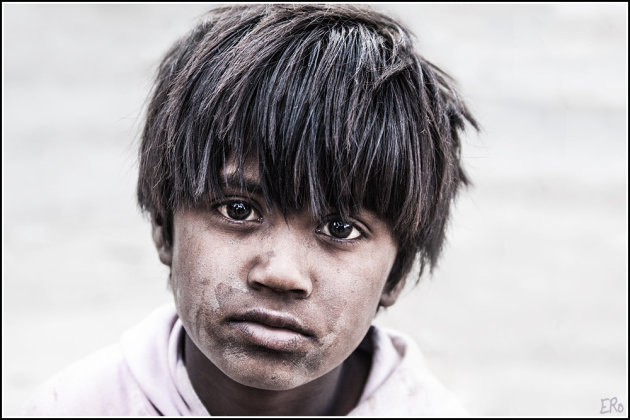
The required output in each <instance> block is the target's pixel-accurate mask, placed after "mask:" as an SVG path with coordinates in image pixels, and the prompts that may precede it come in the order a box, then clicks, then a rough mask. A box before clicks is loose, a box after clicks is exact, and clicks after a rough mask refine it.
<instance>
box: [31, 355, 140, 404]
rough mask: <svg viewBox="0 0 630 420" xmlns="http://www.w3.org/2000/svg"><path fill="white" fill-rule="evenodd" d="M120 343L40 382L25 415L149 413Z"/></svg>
mask: <svg viewBox="0 0 630 420" xmlns="http://www.w3.org/2000/svg"><path fill="white" fill-rule="evenodd" d="M147 403H148V402H146V400H145V399H143V398H142V394H141V392H140V390H139V388H138V385H137V384H136V382H135V380H134V378H133V376H132V375H131V372H130V371H129V368H128V366H127V364H126V363H125V360H124V358H123V355H122V351H121V347H120V345H113V346H109V347H106V348H104V349H102V350H99V351H97V352H95V353H93V354H91V355H89V356H87V357H85V358H84V359H82V360H79V361H78V362H75V363H74V364H72V365H70V366H69V367H67V368H65V369H64V370H62V371H61V372H60V373H58V374H57V375H55V376H54V377H52V378H51V379H50V380H48V381H47V382H45V383H44V384H43V385H41V386H40V387H39V388H38V389H37V390H36V391H35V393H34V394H33V395H32V397H31V398H30V399H29V401H28V402H27V404H26V405H25V406H24V410H23V414H24V415H28V416H94V415H96V416H108V415H142V414H149V413H150V411H151V410H150V405H148V404H147Z"/></svg>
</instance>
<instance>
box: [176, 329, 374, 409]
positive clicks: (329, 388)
mask: <svg viewBox="0 0 630 420" xmlns="http://www.w3.org/2000/svg"><path fill="white" fill-rule="evenodd" d="M183 357H184V363H185V365H186V370H187V372H188V376H189V377H190V381H191V383H192V386H193V388H194V389H195V392H196V393H197V395H198V396H199V399H200V400H201V402H202V403H203V404H204V406H205V407H206V409H207V410H208V412H209V413H210V414H212V415H213V416H229V415H238V416H274V415H275V416H282V415H291V416H322V415H337V416H341V415H345V414H347V413H348V412H350V410H352V409H353V408H354V407H355V406H356V404H357V402H358V401H359V398H360V396H361V393H362V391H363V386H364V385H365V381H366V379H367V376H368V373H369V370H370V363H371V362H370V355H369V354H368V353H365V352H363V351H360V350H356V351H355V352H354V353H352V354H351V355H350V357H348V359H346V360H345V362H344V363H342V364H341V365H339V366H337V367H336V368H335V369H333V370H331V371H330V372H328V373H326V374H325V375H323V376H321V377H319V378H317V379H315V380H313V381H311V382H308V383H306V384H303V385H301V386H298V387H296V388H293V389H290V390H285V391H270V390H265V389H258V388H252V387H249V386H245V385H242V384H240V383H238V382H235V381H233V380H232V379H230V378H229V377H228V376H227V375H225V374H224V373H223V372H221V371H220V370H219V369H218V368H217V367H216V366H215V365H214V364H213V363H212V362H211V361H210V360H208V358H206V357H205V356H204V355H203V353H201V351H200V350H199V349H198V348H197V346H196V345H195V344H194V343H193V342H192V340H190V338H189V337H188V334H185V339H184V355H183Z"/></svg>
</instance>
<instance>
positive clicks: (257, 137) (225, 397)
mask: <svg viewBox="0 0 630 420" xmlns="http://www.w3.org/2000/svg"><path fill="white" fill-rule="evenodd" d="M466 121H467V122H468V123H470V124H471V125H472V126H474V127H475V128H476V127H477V125H476V123H475V120H474V118H473V117H472V116H471V114H470V112H469V111H468V109H467V108H466V106H465V105H464V104H463V102H462V101H461V100H460V98H459V96H458V95H457V93H456V91H455V90H454V88H453V82H452V80H451V79H450V78H449V77H448V76H447V75H446V74H445V73H443V72H442V71H441V70H440V69H438V68H437V67H436V66H434V65H433V64H431V63H429V62H428V61H426V60H425V59H424V58H422V57H421V56H419V55H418V54H417V53H416V52H415V51H414V45H413V43H412V39H411V36H410V34H409V32H408V30H407V29H405V28H404V27H403V26H401V25H400V24H399V23H398V22H396V21H394V20H392V19H391V18H389V17H387V16H384V15H382V14H380V13H377V12H375V11H372V10H370V9H368V8H365V7H358V6H345V5H311V4H300V5H281V4H273V5H264V4H256V5H244V6H233V7H224V8H218V9H214V10H212V11H211V12H209V13H208V14H207V16H205V17H204V20H203V22H202V23H201V24H199V25H198V26H197V27H196V28H194V30H193V31H192V32H190V33H189V34H188V35H187V36H185V37H184V38H182V39H180V40H179V41H178V42H177V43H176V44H175V45H174V46H173V47H172V48H171V49H170V50H169V51H168V53H167V54H166V56H165V58H164V59H163V61H162V63H161V64H160V67H159V71H158V74H157V80H156V83H155V87H154V91H153V92H152V97H151V101H150V103H149V106H148V111H147V116H146V124H145V126H144V131H143V134H142V144H141V148H140V169H139V179H138V201H139V204H140V207H141V208H142V209H143V210H144V211H146V212H147V213H148V214H149V215H150V218H151V222H152V226H153V240H154V242H155V245H156V248H157V251H158V254H159V258H160V260H161V261H162V263H164V264H166V265H167V266H169V267H170V277H169V284H170V287H171V289H172V291H173V295H174V306H173V305H169V306H167V307H164V308H161V309H159V310H158V311H156V312H155V313H154V314H152V315H151V316H150V317H149V318H147V320H145V321H144V322H143V323H142V324H140V325H139V326H137V327H135V328H134V329H131V330H129V331H128V332H127V333H125V334H124V335H123V337H122V339H121V342H120V343H119V344H118V345H115V346H112V347H109V348H107V349H105V350H102V351H100V352H99V353H96V354H95V355H93V356H90V357H88V358H87V359H85V360H83V361H81V362H79V363H78V364H77V365H75V366H74V367H71V368H69V369H67V370H66V371H64V372H62V373H61V374H59V375H58V376H57V377H56V378H54V379H53V380H52V381H51V382H50V383H49V384H48V385H47V386H46V387H43V388H42V390H41V391H40V394H39V395H38V396H37V397H36V398H34V399H33V401H32V403H31V404H30V406H29V409H28V410H27V414H35V415H37V414H39V415H208V414H212V415H369V416H385V415H387V416H389V415H409V416H415V415H453V414H461V413H462V412H461V411H460V408H459V406H458V405H457V403H456V402H455V401H454V400H453V398H452V397H451V396H450V394H449V393H448V392H447V391H446V390H445V389H444V388H443V387H442V386H441V385H440V384H439V382H438V381H437V380H436V379H435V378H434V377H433V376H432V374H431V373H430V371H429V370H428V369H427V367H426V366H425V365H424V363H423V361H422V356H421V354H420V351H419V349H418V348H417V346H416V345H415V344H414V343H413V341H411V340H410V339H409V338H408V337H407V336H405V335H404V334H401V333H397V332H394V331H388V330H384V329H379V328H376V327H374V326H372V325H371V323H372V321H373V319H374V316H375V315H376V313H377V310H378V309H379V308H381V307H387V306H391V305H392V304H394V303H395V302H396V299H397V297H398V295H399V293H400V292H401V290H402V288H403V286H404V284H405V278H406V276H407V275H408V274H409V272H410V270H411V268H412V265H413V263H414V261H417V262H418V264H419V268H420V274H419V275H418V278H419V276H420V275H421V274H422V271H423V269H424V268H425V267H427V266H428V267H429V268H431V267H433V266H434V265H435V263H436V260H437V258H438V255H439V253H440V249H441V247H442V243H443V241H444V231H445V225H446V222H447V220H448V216H449V208H450V203H451V201H452V200H453V198H454V196H455V194H456V191H457V190H458V188H459V187H460V186H461V185H462V184H467V182H468V181H467V178H466V176H465V174H464V172H463V170H462V167H461V165H460V140H459V132H460V131H461V130H463V128H464V125H465V122H466Z"/></svg>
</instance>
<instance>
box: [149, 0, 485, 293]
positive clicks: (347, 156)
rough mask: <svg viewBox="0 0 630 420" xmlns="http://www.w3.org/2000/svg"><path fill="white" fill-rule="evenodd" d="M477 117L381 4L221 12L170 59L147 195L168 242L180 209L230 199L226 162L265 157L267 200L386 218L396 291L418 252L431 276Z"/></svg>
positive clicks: (156, 115) (155, 122)
mask: <svg viewBox="0 0 630 420" xmlns="http://www.w3.org/2000/svg"><path fill="white" fill-rule="evenodd" d="M466 121H468V122H469V123H470V124H471V125H472V126H474V127H475V128H477V124H476V122H475V120H474V118H473V117H472V115H471V114H470V112H469V110H468V109H467V107H466V106H465V104H464V103H463V102H462V100H461V99H460V97H459V95H458V94H457V92H456V91H455V89H454V82H453V80H452V79H451V78H450V77H449V76H448V75H447V74H445V73H444V72H443V71H442V70H440V69H439V68H438V67H436V66H435V65H433V64H431V63H430V62H428V61H427V60H425V59H424V58H423V57H421V56H420V55H418V54H417V53H416V52H415V51H414V43H413V40H412V36H411V34H410V32H409V31H408V30H407V29H406V28H404V27H403V26H401V24H400V23H398V22H396V21H395V20H393V19H391V18H389V17H387V16H385V15H383V14H381V13H378V12H376V11H374V10H372V9H370V8H367V7H365V6H362V7H359V6H354V5H338V4H335V5H314V4H298V5H284V4H271V5H269V4H267V5H264V4H257V5H239V6H231V7H222V8H217V9H214V10H211V11H210V12H209V13H208V14H207V15H206V16H204V19H203V20H202V22H201V23H200V24H199V25H198V26H197V27H196V28H194V29H193V30H192V31H191V32H190V33H188V34H187V35H186V36H185V37H183V38H182V39H180V40H179V41H177V42H176V43H175V45H174V46H173V47H172V48H171V49H170V50H169V51H168V52H167V54H166V56H165V57H164V59H163V60H162V62H161V64H160V66H159V69H158V74H157V78H156V82H155V85H154V90H153V92H152V96H151V99H150V102H149V105H148V109H147V115H146V123H145V126H144V130H143V133H142V144H141V148H140V171H139V179H138V191H137V192H138V202H139V205H140V208H141V209H142V210H144V211H146V212H148V213H150V215H151V218H152V219H153V221H154V222H155V223H157V224H159V225H162V226H163V227H164V229H163V240H164V241H165V243H166V244H171V243H172V235H173V232H172V218H173V212H174V210H175V209H177V208H180V207H186V206H195V205H199V204H201V203H202V202H204V201H207V200H208V197H220V196H221V195H222V193H221V187H220V179H219V174H220V171H221V169H222V168H223V167H224V165H225V164H226V162H227V161H228V159H233V160H234V161H235V162H236V164H237V167H241V168H242V167H243V165H244V163H245V162H246V161H247V159H248V157H251V156H254V157H256V158H257V160H258V167H259V172H260V180H261V183H262V188H263V196H264V200H265V201H266V203H267V204H269V203H271V202H272V201H273V202H276V203H278V205H279V206H280V208H281V210H282V211H283V212H284V213H285V214H286V213H287V212H292V211H298V210H300V209H302V208H304V207H308V208H309V209H310V210H311V211H312V212H313V214H314V216H315V217H317V218H321V217H323V216H325V215H326V213H327V210H329V209H331V208H332V209H335V210H336V211H338V212H339V214H340V215H341V216H345V217H347V216H348V215H351V214H352V213H353V212H355V211H356V210H357V209H358V208H360V207H363V208H366V209H368V210H371V211H373V212H375V213H376V214H378V215H379V216H380V217H381V218H383V220H385V221H386V222H387V223H388V226H389V227H390V229H391V230H392V233H393V236H394V238H395V239H396V241H397V244H398V255H397V257H396V260H395V262H394V266H393V268H392V271H391V273H390V276H389V279H388V283H387V290H391V289H392V288H393V287H394V286H395V285H396V284H398V282H400V281H401V280H403V279H404V277H405V276H406V275H407V274H408V272H409V271H410V269H411V267H412V265H413V262H414V260H415V257H416V255H417V256H418V257H419V258H418V261H419V268H420V275H422V272H423V270H424V268H425V267H426V266H427V265H429V266H430V268H431V269H432V268H433V267H434V266H435V263H436V261H437V258H438V255H439V253H440V250H441V248H442V244H443V242H444V237H445V227H446V222H447V220H448V217H449V208H450V204H451V201H452V199H453V198H454V196H455V194H456V192H457V190H458V188H459V186H460V185H461V184H468V179H467V177H466V175H465V173H464V171H463V169H462V167H461V164H460V140H459V134H458V132H459V131H460V130H463V129H464V125H465V122H466ZM240 173H241V176H242V172H240ZM420 275H419V276H418V279H419V278H420Z"/></svg>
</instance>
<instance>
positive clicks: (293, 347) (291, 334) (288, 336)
mask: <svg viewBox="0 0 630 420" xmlns="http://www.w3.org/2000/svg"><path fill="white" fill-rule="evenodd" d="M233 324H234V326H235V327H236V328H238V329H239V330H240V331H241V333H242V334H243V335H244V336H245V338H246V339H247V340H248V341H249V342H251V343H252V344H255V345H257V346H261V347H266V348H268V349H271V350H277V351H297V350H302V349H303V348H304V345H305V344H306V343H307V342H308V341H309V340H310V337H308V336H306V335H304V334H300V333H298V332H296V331H293V330H287V329H285V328H273V327H269V326H267V325H263V324H259V323H257V322H249V321H241V322H234V323H233Z"/></svg>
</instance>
